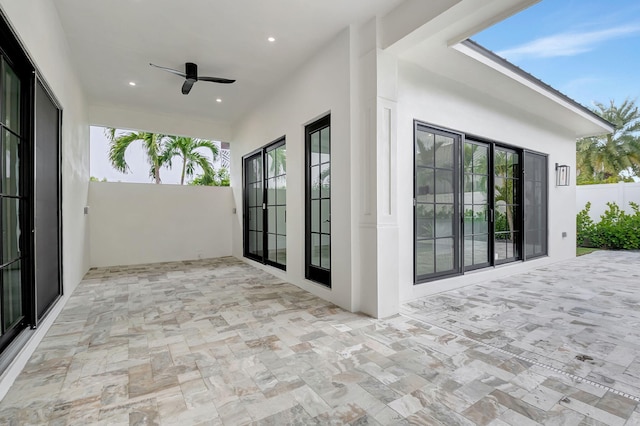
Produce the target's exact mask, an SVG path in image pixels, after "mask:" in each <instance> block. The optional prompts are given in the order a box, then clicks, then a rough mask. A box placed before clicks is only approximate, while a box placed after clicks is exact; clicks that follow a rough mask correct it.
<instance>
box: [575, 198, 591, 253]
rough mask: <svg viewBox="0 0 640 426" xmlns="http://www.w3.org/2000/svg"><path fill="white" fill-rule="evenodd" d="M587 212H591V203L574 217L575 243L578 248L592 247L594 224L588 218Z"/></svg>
mask: <svg viewBox="0 0 640 426" xmlns="http://www.w3.org/2000/svg"><path fill="white" fill-rule="evenodd" d="M589 210H591V203H587V205H586V206H584V209H582V210H580V213H578V216H577V217H576V228H577V229H576V231H577V232H576V242H577V244H578V247H592V245H591V238H592V236H593V231H594V228H595V224H594V223H593V220H592V219H591V217H590V216H589Z"/></svg>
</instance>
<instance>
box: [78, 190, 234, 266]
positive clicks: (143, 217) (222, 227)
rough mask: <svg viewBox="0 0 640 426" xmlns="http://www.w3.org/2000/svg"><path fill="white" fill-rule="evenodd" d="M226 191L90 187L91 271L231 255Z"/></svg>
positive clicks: (229, 203) (230, 214) (230, 209)
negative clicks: (109, 267) (119, 266)
mask: <svg viewBox="0 0 640 426" xmlns="http://www.w3.org/2000/svg"><path fill="white" fill-rule="evenodd" d="M233 216H234V215H233V197H232V193H231V188H229V187H210V186H187V185H185V186H181V185H167V184H164V185H154V184H146V183H115V182H113V183H112V182H91V183H90V185H89V224H90V225H89V226H90V231H91V237H90V238H91V243H90V246H91V266H115V265H136V264H141V263H156V262H168V261H177V260H193V259H207V258H212V257H221V256H230V255H231V229H232V220H233Z"/></svg>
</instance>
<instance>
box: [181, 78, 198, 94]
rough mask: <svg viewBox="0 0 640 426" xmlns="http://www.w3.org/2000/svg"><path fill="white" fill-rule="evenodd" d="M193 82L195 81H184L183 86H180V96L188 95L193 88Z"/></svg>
mask: <svg viewBox="0 0 640 426" xmlns="http://www.w3.org/2000/svg"><path fill="white" fill-rule="evenodd" d="M195 82H196V81H195V80H185V81H184V84H183V85H182V94H183V95H188V94H189V92H190V91H191V88H192V87H193V83H195Z"/></svg>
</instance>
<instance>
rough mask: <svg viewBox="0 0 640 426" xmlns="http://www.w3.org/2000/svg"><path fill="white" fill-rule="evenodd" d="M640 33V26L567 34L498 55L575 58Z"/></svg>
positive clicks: (532, 42)
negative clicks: (611, 42)
mask: <svg viewBox="0 0 640 426" xmlns="http://www.w3.org/2000/svg"><path fill="white" fill-rule="evenodd" d="M638 33H640V25H626V26H620V27H614V28H609V29H606V30H599V31H588V32H567V33H561V34H556V35H552V36H547V37H542V38H539V39H537V40H533V41H530V42H528V43H525V44H522V45H520V46H516V47H513V48H511V49H505V50H502V51H499V52H496V53H497V54H498V55H500V56H502V57H504V58H507V59H509V60H515V59H520V58H523V57H533V58H552V57H555V56H575V55H579V54H580V53H584V52H588V51H590V50H593V49H594V48H595V47H596V45H597V44H599V43H603V42H605V41H608V40H613V39H617V38H622V37H625V36H629V35H633V34H638Z"/></svg>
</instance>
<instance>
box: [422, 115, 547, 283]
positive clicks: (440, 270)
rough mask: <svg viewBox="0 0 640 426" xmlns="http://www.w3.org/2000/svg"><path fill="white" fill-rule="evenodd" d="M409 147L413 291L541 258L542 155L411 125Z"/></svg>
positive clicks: (544, 181) (544, 196) (544, 164)
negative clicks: (411, 159)
mask: <svg viewBox="0 0 640 426" xmlns="http://www.w3.org/2000/svg"><path fill="white" fill-rule="evenodd" d="M414 141H415V152H414V167H415V170H414V200H413V203H414V277H415V283H416V284H419V283H422V282H426V281H431V280H434V279H439V278H444V277H449V276H454V275H458V274H462V273H464V272H467V271H472V270H475V269H480V268H486V267H491V266H496V265H500V264H504V263H508V262H516V261H521V260H528V259H531V258H535V257H540V256H545V255H546V254H547V245H548V244H547V228H548V219H547V214H548V213H547V209H548V207H547V203H548V197H547V194H548V189H547V188H548V170H547V167H548V165H547V157H546V156H545V155H544V154H538V153H534V152H529V151H526V150H520V149H516V148H509V147H506V146H504V145H501V144H498V143H496V142H491V141H487V140H482V139H480V138H476V137H466V136H465V135H463V134H458V133H456V132H451V131H447V130H443V129H439V128H434V127H432V126H429V125H427V124H423V123H420V122H417V121H416V122H415V128H414ZM523 163H524V166H525V167H524V168H523V167H522V165H523Z"/></svg>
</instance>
